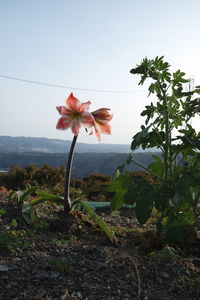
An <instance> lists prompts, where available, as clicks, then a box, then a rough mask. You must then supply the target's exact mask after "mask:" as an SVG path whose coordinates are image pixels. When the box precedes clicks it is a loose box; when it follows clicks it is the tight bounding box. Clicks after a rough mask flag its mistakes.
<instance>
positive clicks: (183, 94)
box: [110, 57, 200, 242]
mask: <svg viewBox="0 0 200 300" xmlns="http://www.w3.org/2000/svg"><path fill="white" fill-rule="evenodd" d="M169 67H170V66H169V64H168V63H167V62H165V61H164V59H163V57H156V58H155V59H154V60H149V59H147V58H145V59H144V60H143V61H142V62H141V64H140V65H137V66H136V68H134V69H132V70H131V73H132V74H137V75H139V76H140V78H141V80H140V82H139V84H141V85H142V84H143V83H144V82H145V81H146V80H147V79H148V80H151V82H152V83H151V84H150V85H149V95H151V96H155V95H156V97H157V99H153V100H152V102H151V103H150V105H146V106H145V109H144V111H143V112H142V113H141V115H142V116H144V117H146V120H145V124H144V125H142V126H141V131H140V132H138V133H136V134H135V135H134V136H133V141H132V143H131V149H132V150H133V151H134V150H136V149H138V148H139V147H142V148H143V149H147V148H152V147H156V148H158V149H159V150H160V151H161V156H156V155H154V156H153V158H154V161H153V162H152V163H151V164H149V166H148V168H145V167H143V168H144V170H145V171H147V172H148V173H149V174H150V175H151V177H152V180H145V178H142V177H134V178H133V176H131V174H130V172H124V170H125V167H126V165H127V164H130V163H134V164H137V165H139V166H141V164H140V163H138V162H136V161H134V159H133V155H132V154H130V155H129V157H128V158H127V160H126V161H125V162H124V163H123V164H122V165H121V166H120V167H119V169H118V171H117V173H116V175H115V180H114V182H113V183H112V185H111V186H110V191H112V192H114V193H115V196H114V198H113V200H112V208H113V209H118V208H119V207H121V206H122V205H123V204H124V203H126V204H132V205H135V211H136V217H137V219H138V220H139V222H140V223H141V224H144V223H146V222H147V220H148V219H149V218H150V217H151V213H152V210H153V208H154V209H157V210H158V212H159V213H158V217H157V222H156V225H157V230H158V232H159V234H160V235H161V236H162V237H163V238H164V239H165V241H168V242H175V241H183V240H187V239H188V238H189V237H190V236H192V235H195V232H196V229H195V224H196V219H197V216H198V214H199V211H198V205H199V203H200V153H199V150H200V133H199V132H196V130H195V128H193V127H192V120H193V118H194V117H196V116H197V115H199V114H200V98H199V97H198V95H199V94H200V86H197V87H195V88H194V89H193V90H189V91H185V89H184V87H185V84H187V83H188V82H189V80H187V79H185V78H184V76H185V73H183V72H181V71H180V70H178V71H176V72H174V73H170V72H169Z"/></svg>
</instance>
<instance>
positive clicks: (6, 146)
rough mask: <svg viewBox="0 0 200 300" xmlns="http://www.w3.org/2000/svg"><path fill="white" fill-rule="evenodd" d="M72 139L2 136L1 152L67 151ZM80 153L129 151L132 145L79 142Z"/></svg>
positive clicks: (77, 148)
mask: <svg viewBox="0 0 200 300" xmlns="http://www.w3.org/2000/svg"><path fill="white" fill-rule="evenodd" d="M70 146H71V141H64V140H58V139H47V138H36V137H23V136H20V137H11V136H0V152H1V153H11V152H44V153H66V152H69V149H70ZM76 152H78V153H87V152H90V153H111V152H115V153H128V152H130V145H121V144H102V143H99V144H85V143H77V144H76Z"/></svg>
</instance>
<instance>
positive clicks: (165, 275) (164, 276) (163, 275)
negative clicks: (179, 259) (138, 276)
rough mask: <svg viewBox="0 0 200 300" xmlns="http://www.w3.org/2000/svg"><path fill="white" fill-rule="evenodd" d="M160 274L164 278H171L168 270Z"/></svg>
mask: <svg viewBox="0 0 200 300" xmlns="http://www.w3.org/2000/svg"><path fill="white" fill-rule="evenodd" d="M159 275H160V276H161V277H162V278H165V279H169V274H168V273H166V272H160V273H159Z"/></svg>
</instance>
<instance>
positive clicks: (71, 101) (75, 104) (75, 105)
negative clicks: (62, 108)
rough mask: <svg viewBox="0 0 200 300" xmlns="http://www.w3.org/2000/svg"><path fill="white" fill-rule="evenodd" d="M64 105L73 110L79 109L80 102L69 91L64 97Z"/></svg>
mask: <svg viewBox="0 0 200 300" xmlns="http://www.w3.org/2000/svg"><path fill="white" fill-rule="evenodd" d="M66 105H67V106H68V107H69V108H70V109H72V110H74V111H79V108H80V106H81V102H80V101H79V100H78V99H77V98H76V97H74V95H73V93H71V94H70V95H69V97H68V98H67V99H66Z"/></svg>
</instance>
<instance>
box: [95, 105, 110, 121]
mask: <svg viewBox="0 0 200 300" xmlns="http://www.w3.org/2000/svg"><path fill="white" fill-rule="evenodd" d="M109 111H110V109H109V108H100V109H97V110H95V111H93V112H92V115H93V116H94V118H95V119H98V120H101V121H104V122H109V121H111V120H112V118H113V115H111V114H109Z"/></svg>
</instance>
